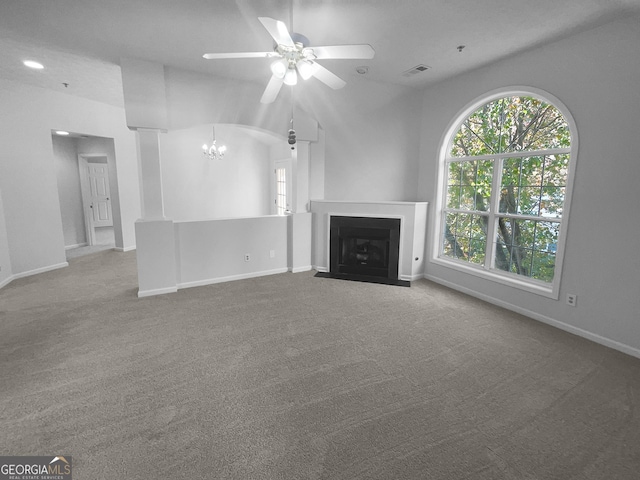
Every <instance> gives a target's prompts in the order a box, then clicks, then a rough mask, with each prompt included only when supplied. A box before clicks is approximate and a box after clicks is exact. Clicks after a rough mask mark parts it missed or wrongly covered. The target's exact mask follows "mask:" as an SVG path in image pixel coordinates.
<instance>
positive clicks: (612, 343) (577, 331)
mask: <svg viewBox="0 0 640 480" xmlns="http://www.w3.org/2000/svg"><path fill="white" fill-rule="evenodd" d="M424 278H425V279H427V280H430V281H432V282H435V283H438V284H440V285H444V286H445V287H449V288H451V289H452V290H457V291H458V292H462V293H465V294H467V295H469V296H471V297H475V298H479V299H480V300H484V301H485V302H487V303H491V304H493V305H497V306H498V307H502V308H506V309H507V310H511V311H512V312H516V313H519V314H521V315H524V316H525V317H529V318H532V319H533V320H537V321H539V322H542V323H546V324H547V325H550V326H552V327H556V328H558V329H560V330H564V331H565V332H569V333H572V334H574V335H577V336H579V337H582V338H586V339H587V340H591V341H592V342H595V343H598V344H600V345H604V346H605V347H609V348H613V349H614V350H618V351H619V352H622V353H626V354H627V355H631V356H633V357H637V358H640V349H638V348H635V347H632V346H630V345H626V344H624V343H620V342H618V341H616V340H611V339H610V338H607V337H603V336H601V335H598V334H596V333H592V332H589V331H588V330H583V329H582V328H578V327H574V326H573V325H569V324H567V323H564V322H561V321H559V320H556V319H555V318H551V317H547V316H546V315H541V314H539V313H536V312H533V311H531V310H528V309H526V308H522V307H520V306H518V305H514V304H512V303H508V302H504V301H502V300H498V299H497V298H494V297H490V296H489V295H485V294H483V293H478V292H476V291H474V290H471V289H468V288H465V287H461V286H460V285H457V284H455V283H453V282H448V281H446V280H442V279H441V278H438V277H433V276H431V275H428V274H425V275H424Z"/></svg>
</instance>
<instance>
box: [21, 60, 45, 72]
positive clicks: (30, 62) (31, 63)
mask: <svg viewBox="0 0 640 480" xmlns="http://www.w3.org/2000/svg"><path fill="white" fill-rule="evenodd" d="M22 63H23V64H24V65H25V66H26V67H29V68H35V69H36V70H42V69H43V68H44V65H42V64H41V63H39V62H34V61H33V60H25V61H24V62H22Z"/></svg>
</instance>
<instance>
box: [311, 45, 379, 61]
mask: <svg viewBox="0 0 640 480" xmlns="http://www.w3.org/2000/svg"><path fill="white" fill-rule="evenodd" d="M309 48H310V50H313V54H314V55H315V56H316V58H319V59H323V58H327V59H329V58H331V59H339V60H342V59H348V58H363V59H365V58H373V56H374V55H375V54H376V51H375V50H374V49H373V47H372V46H371V45H367V44H362V45H333V46H324V47H309Z"/></svg>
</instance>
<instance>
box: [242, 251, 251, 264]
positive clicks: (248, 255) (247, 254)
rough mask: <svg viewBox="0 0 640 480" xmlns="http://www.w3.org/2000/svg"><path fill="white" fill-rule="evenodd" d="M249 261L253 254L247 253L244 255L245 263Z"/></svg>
mask: <svg viewBox="0 0 640 480" xmlns="http://www.w3.org/2000/svg"><path fill="white" fill-rule="evenodd" d="M249 260H251V254H250V253H245V254H244V261H245V262H248V261H249Z"/></svg>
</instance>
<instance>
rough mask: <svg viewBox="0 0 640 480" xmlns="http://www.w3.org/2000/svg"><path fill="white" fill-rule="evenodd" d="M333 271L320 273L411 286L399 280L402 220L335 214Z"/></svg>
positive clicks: (332, 228) (332, 253)
mask: <svg viewBox="0 0 640 480" xmlns="http://www.w3.org/2000/svg"><path fill="white" fill-rule="evenodd" d="M329 242H330V247H329V248H330V270H329V272H328V273H326V274H322V275H320V276H330V277H333V278H343V279H346V280H359V281H368V282H376V283H386V284H391V285H403V286H409V285H410V282H407V281H403V280H399V279H398V261H399V255H400V219H399V218H375V217H347V216H331V221H330V234H329Z"/></svg>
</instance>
